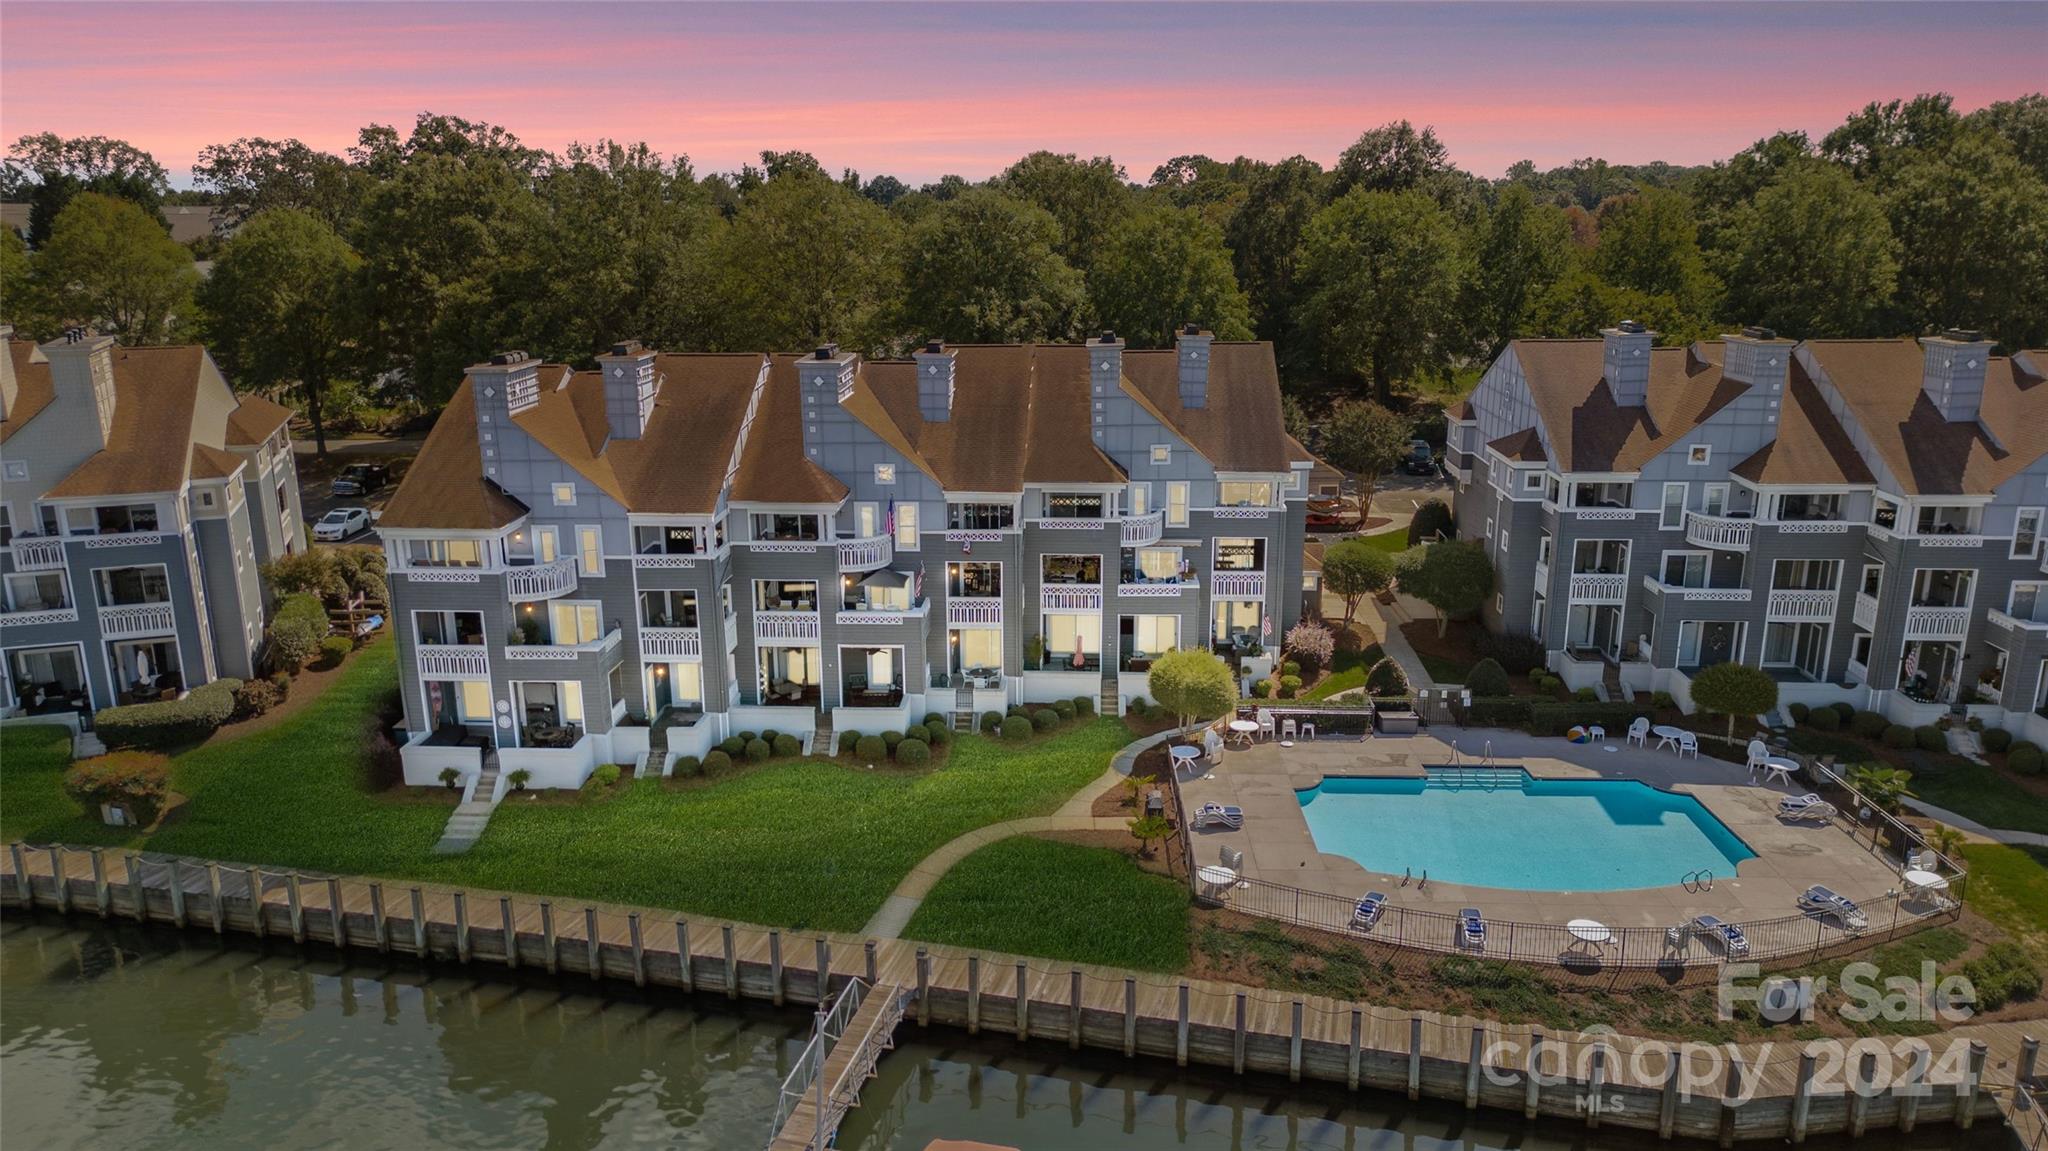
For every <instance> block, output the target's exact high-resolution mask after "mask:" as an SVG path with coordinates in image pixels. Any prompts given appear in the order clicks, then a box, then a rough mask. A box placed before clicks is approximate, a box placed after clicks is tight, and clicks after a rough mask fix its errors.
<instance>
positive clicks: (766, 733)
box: [761, 727, 782, 747]
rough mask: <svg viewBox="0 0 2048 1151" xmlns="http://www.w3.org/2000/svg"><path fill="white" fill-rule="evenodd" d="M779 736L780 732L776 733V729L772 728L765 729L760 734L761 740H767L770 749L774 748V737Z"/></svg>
mask: <svg viewBox="0 0 2048 1151" xmlns="http://www.w3.org/2000/svg"><path fill="white" fill-rule="evenodd" d="M781 734H782V733H781V732H780V731H777V730H776V729H774V728H772V727H771V728H767V729H765V730H763V731H762V732H761V738H762V739H765V740H767V741H768V746H770V747H774V746H775V737H776V736H778V735H781Z"/></svg>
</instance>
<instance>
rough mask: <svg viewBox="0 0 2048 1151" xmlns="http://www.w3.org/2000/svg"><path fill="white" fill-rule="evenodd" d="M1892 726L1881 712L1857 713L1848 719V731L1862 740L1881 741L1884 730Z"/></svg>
mask: <svg viewBox="0 0 2048 1151" xmlns="http://www.w3.org/2000/svg"><path fill="white" fill-rule="evenodd" d="M1891 725H1892V721H1891V720H1889V719H1886V718H1885V716H1884V713H1883V712H1881V711H1859V712H1857V713H1856V714H1855V715H1853V716H1851V717H1850V718H1849V730H1850V731H1853V732H1855V733H1856V734H1857V735H1860V736H1862V737H1863V738H1864V739H1881V738H1883V736H1884V729H1885V728H1888V727H1890V726H1891Z"/></svg>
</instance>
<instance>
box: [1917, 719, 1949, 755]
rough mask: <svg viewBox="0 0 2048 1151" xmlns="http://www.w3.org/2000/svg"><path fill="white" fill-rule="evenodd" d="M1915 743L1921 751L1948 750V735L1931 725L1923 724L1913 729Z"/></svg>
mask: <svg viewBox="0 0 2048 1151" xmlns="http://www.w3.org/2000/svg"><path fill="white" fill-rule="evenodd" d="M1913 743H1914V744H1915V745H1916V746H1918V747H1919V748H1920V750H1921V751H1946V750H1948V733H1947V732H1944V731H1942V730H1941V729H1940V728H1938V727H1936V726H1934V725H1933V724H1931V723H1926V724H1921V725H1920V726H1919V727H1916V728H1914V729H1913Z"/></svg>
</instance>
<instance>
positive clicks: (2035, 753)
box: [2005, 743, 2043, 775]
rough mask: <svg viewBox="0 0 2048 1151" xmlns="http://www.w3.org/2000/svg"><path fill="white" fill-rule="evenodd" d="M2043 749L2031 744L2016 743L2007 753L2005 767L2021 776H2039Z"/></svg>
mask: <svg viewBox="0 0 2048 1151" xmlns="http://www.w3.org/2000/svg"><path fill="white" fill-rule="evenodd" d="M2042 762H2043V761H2042V758H2041V749H2040V748H2038V747H2035V746H2034V745H2033V744H2031V743H2016V744H2013V745H2012V750H2011V751H2009V752H2007V753H2006V756H2005V766H2007V767H2009V768H2012V769H2013V770H2014V771H2016V772H2019V773H2020V774H2021V775H2039V774H2041V766H2042Z"/></svg>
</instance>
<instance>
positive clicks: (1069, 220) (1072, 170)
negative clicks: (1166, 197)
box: [989, 152, 1133, 272]
mask: <svg viewBox="0 0 2048 1151" xmlns="http://www.w3.org/2000/svg"><path fill="white" fill-rule="evenodd" d="M989 186H990V187H992V188H995V189H997V190H999V191H1002V192H1006V193H1008V194H1010V195H1012V196H1015V197H1017V198H1018V199H1020V200H1023V201H1024V202H1026V203H1028V204H1035V205H1037V206H1038V207H1040V208H1043V209H1045V210H1046V211H1047V212H1050V213H1051V214H1052V218H1053V219H1054V220H1056V221H1058V223H1059V226H1060V232H1059V238H1058V239H1057V240H1055V241H1054V243H1053V247H1054V248H1055V249H1056V250H1057V251H1058V252H1059V254H1060V255H1061V257H1063V258H1064V259H1065V260H1066V261H1067V263H1069V264H1072V265H1073V266H1074V267H1076V268H1079V269H1080V270H1082V271H1084V272H1085V271H1087V270H1088V269H1089V268H1090V267H1092V266H1093V265H1094V263H1095V252H1096V244H1097V242H1098V241H1099V240H1100V239H1101V238H1102V234H1103V233H1104V232H1107V231H1108V230H1109V229H1110V228H1112V227H1114V226H1115V225H1116V224H1117V223H1118V222H1119V221H1121V220H1122V219H1123V217H1124V215H1125V213H1127V212H1129V211H1130V210H1131V208H1132V206H1133V197H1132V194H1131V188H1130V185H1129V184H1128V183H1126V182H1125V176H1124V169H1123V165H1121V164H1118V163H1117V162H1116V161H1115V160H1112V159H1110V158H1109V157H1108V156H1096V157H1095V158H1093V159H1090V160H1083V159H1081V158H1080V157H1078V156H1075V155H1074V154H1073V153H1071V152H1070V153H1066V154H1061V153H1057V152H1033V153H1031V154H1030V155H1028V156H1026V157H1024V158H1023V159H1021V160H1019V161H1017V162H1016V163H1014V164H1012V165H1010V166H1009V167H1008V168H1005V169H1004V170H1003V172H1002V174H1001V175H999V176H997V177H996V178H995V179H993V180H990V181H989Z"/></svg>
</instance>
